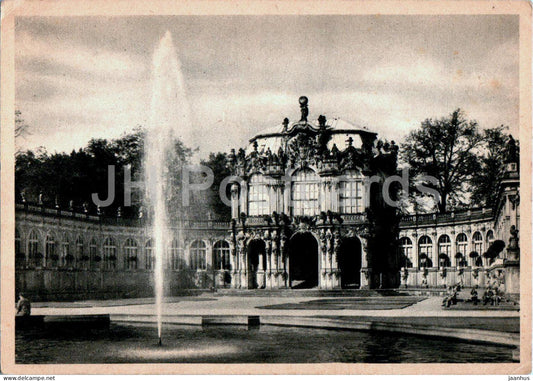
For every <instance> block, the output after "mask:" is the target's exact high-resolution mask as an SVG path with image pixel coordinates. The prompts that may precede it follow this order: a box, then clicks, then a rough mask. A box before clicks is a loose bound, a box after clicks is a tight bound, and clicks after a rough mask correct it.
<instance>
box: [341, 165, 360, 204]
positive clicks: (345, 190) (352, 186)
mask: <svg viewBox="0 0 533 381" xmlns="http://www.w3.org/2000/svg"><path fill="white" fill-rule="evenodd" d="M339 212H340V213H347V214H348V213H362V212H364V205H363V179H362V178H361V176H360V175H359V173H358V172H357V171H354V170H350V171H346V172H344V174H343V176H342V181H340V182H339Z"/></svg>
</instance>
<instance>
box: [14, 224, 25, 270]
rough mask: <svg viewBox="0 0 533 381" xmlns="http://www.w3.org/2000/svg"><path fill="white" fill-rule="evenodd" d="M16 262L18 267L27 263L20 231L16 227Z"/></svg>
mask: <svg viewBox="0 0 533 381" xmlns="http://www.w3.org/2000/svg"><path fill="white" fill-rule="evenodd" d="M15 263H16V265H17V267H24V266H25V265H26V256H25V255H24V253H22V252H21V249H20V232H19V230H18V229H15Z"/></svg>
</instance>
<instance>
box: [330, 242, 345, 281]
mask: <svg viewBox="0 0 533 381" xmlns="http://www.w3.org/2000/svg"><path fill="white" fill-rule="evenodd" d="M341 242H342V239H341V235H340V233H339V232H335V233H333V253H332V254H331V287H332V288H340V287H341V271H340V268H339V261H338V259H339V254H340V246H341Z"/></svg>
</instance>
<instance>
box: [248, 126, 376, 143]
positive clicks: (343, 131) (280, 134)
mask: <svg viewBox="0 0 533 381" xmlns="http://www.w3.org/2000/svg"><path fill="white" fill-rule="evenodd" d="M326 131H329V132H331V134H332V135H334V134H346V133H352V134H357V135H362V136H365V135H366V136H370V137H376V136H378V134H377V132H370V131H367V130H362V129H359V128H357V129H355V128H354V129H347V128H343V129H338V130H337V129H329V130H328V129H326ZM288 135H290V134H288V133H286V132H271V133H268V134H259V135H256V136H254V137H253V138H251V139H250V140H249V142H250V143H253V142H254V141H255V140H257V139H263V138H282V137H285V136H288Z"/></svg>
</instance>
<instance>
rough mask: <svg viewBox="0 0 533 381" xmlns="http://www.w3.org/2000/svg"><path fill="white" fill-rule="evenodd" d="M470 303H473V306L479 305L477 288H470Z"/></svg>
mask: <svg viewBox="0 0 533 381" xmlns="http://www.w3.org/2000/svg"><path fill="white" fill-rule="evenodd" d="M470 301H471V302H472V303H474V305H475V306H477V304H478V303H479V298H478V292H477V286H474V287H472V290H471V291H470Z"/></svg>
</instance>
